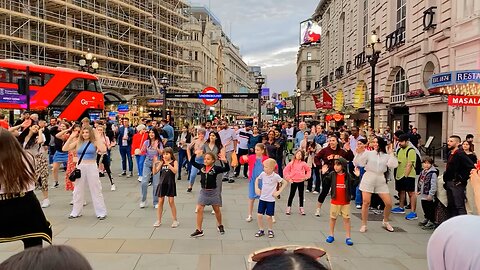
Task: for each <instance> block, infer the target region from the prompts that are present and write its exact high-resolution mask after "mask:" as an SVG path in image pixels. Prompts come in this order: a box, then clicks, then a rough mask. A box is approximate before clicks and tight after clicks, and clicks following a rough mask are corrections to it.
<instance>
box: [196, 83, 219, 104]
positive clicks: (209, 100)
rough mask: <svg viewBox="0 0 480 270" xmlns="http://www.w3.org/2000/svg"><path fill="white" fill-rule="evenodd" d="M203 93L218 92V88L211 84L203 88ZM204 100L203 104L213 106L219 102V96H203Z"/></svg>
mask: <svg viewBox="0 0 480 270" xmlns="http://www.w3.org/2000/svg"><path fill="white" fill-rule="evenodd" d="M202 94H218V90H217V89H216V88H215V87H211V86H209V87H206V88H205V89H203V91H202ZM199 98H200V96H199ZM202 101H203V104H205V105H207V106H212V105H215V104H216V103H217V102H218V98H202Z"/></svg>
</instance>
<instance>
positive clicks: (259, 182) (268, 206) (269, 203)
mask: <svg viewBox="0 0 480 270" xmlns="http://www.w3.org/2000/svg"><path fill="white" fill-rule="evenodd" d="M276 165H277V162H276V161H275V159H272V158H269V159H266V160H265V161H264V162H263V172H262V173H261V174H260V175H259V176H258V177H257V179H255V193H256V194H257V195H259V196H260V200H259V202H258V215H257V217H258V218H257V221H258V229H259V230H258V232H257V233H256V234H255V237H260V236H264V235H265V230H264V226H263V216H264V215H267V226H268V237H269V238H273V237H275V234H274V233H273V219H272V217H273V216H274V215H275V198H276V197H277V196H278V195H280V193H282V191H283V189H284V188H285V187H286V186H287V183H288V182H287V181H285V180H284V179H283V178H282V177H280V175H278V174H276V173H275V172H274V170H275V166H276ZM279 184H280V188H279V189H278V190H277V186H278V185H279Z"/></svg>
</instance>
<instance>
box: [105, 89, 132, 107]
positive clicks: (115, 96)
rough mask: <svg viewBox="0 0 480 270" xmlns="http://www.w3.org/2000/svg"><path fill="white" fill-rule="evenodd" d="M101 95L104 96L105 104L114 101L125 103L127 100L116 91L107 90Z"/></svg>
mask: <svg viewBox="0 0 480 270" xmlns="http://www.w3.org/2000/svg"><path fill="white" fill-rule="evenodd" d="M103 96H104V97H105V103H106V104H114V103H127V102H128V100H127V99H126V98H125V97H124V96H123V95H122V94H120V93H118V92H117V91H113V90H109V91H105V92H103Z"/></svg>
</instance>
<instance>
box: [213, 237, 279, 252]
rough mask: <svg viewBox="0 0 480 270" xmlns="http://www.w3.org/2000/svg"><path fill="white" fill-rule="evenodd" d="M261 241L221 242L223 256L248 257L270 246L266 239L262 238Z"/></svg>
mask: <svg viewBox="0 0 480 270" xmlns="http://www.w3.org/2000/svg"><path fill="white" fill-rule="evenodd" d="M259 240H260V239H259ZM262 240H264V241H249V240H243V241H241V242H238V241H237V242H235V241H222V248H223V254H233V255H248V254H250V253H252V252H254V251H255V250H259V249H263V248H266V247H269V246H270V241H268V238H264V239H262Z"/></svg>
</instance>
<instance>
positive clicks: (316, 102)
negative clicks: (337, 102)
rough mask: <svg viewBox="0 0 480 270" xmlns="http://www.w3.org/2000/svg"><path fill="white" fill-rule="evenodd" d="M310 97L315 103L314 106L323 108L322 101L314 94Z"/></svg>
mask: <svg viewBox="0 0 480 270" xmlns="http://www.w3.org/2000/svg"><path fill="white" fill-rule="evenodd" d="M312 97H313V102H314V103H315V108H317V109H323V102H322V101H321V100H320V99H319V98H318V97H317V96H316V95H312Z"/></svg>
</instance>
